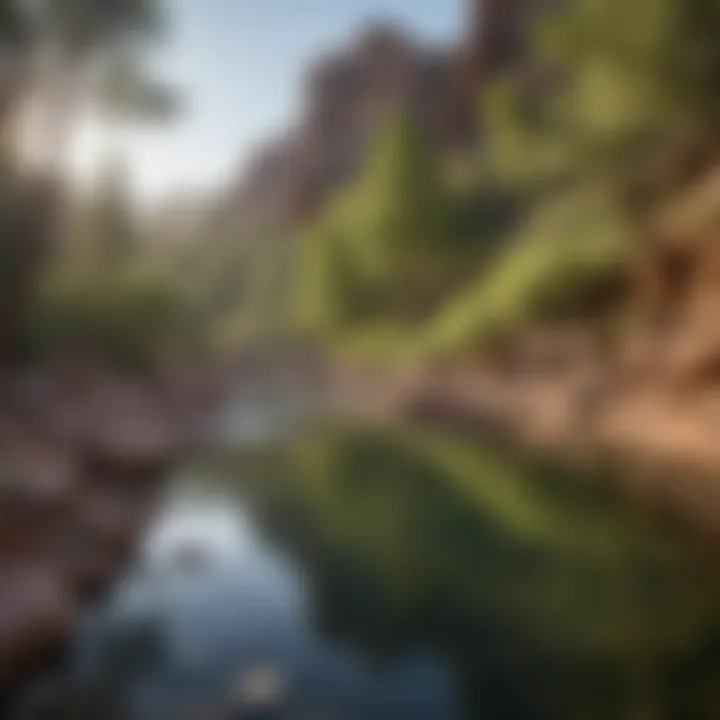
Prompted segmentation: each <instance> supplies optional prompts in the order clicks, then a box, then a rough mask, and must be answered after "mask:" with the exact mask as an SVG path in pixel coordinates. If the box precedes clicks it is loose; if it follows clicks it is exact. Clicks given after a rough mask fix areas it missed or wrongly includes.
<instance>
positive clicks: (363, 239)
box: [298, 120, 452, 330]
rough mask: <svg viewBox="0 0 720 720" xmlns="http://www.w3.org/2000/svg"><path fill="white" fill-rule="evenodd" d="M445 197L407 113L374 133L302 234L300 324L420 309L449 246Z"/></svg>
mask: <svg viewBox="0 0 720 720" xmlns="http://www.w3.org/2000/svg"><path fill="white" fill-rule="evenodd" d="M447 229H448V210H447V200H446V198H445V196H444V192H443V188H442V187H441V183H440V178H439V172H438V168H437V167H436V165H435V160H434V158H433V155H432V153H431V151H430V148H429V145H428V143H427V140H426V139H425V138H424V137H423V134H422V133H421V132H420V131H419V129H418V128H417V127H415V126H414V124H413V123H412V122H410V121H408V120H397V121H395V122H394V123H392V124H391V125H390V126H389V127H388V128H386V129H385V130H384V131H383V132H382V133H380V134H379V136H378V138H377V140H376V142H375V144H374V146H373V148H372V151H371V153H370V156H369V158H368V161H367V163H366V166H365V168H364V169H363V171H362V173H361V175H360V177H359V179H358V180H357V182H356V183H355V184H354V185H353V186H351V187H350V188H349V189H347V190H346V191H344V192H343V193H341V194H340V195H339V196H338V197H336V198H335V200H334V201H333V202H332V204H331V206H330V207H329V208H328V209H327V211H326V212H325V214H324V216H323V217H322V218H321V220H320V221H319V222H318V223H317V225H316V226H315V227H314V228H312V229H311V230H310V232H309V233H308V235H307V237H306V238H305V242H304V245H305V249H304V257H303V259H302V264H301V272H300V277H299V284H300V298H299V302H298V304H299V308H300V311H301V316H302V319H303V322H304V324H305V325H306V326H307V325H310V326H315V327H317V328H320V329H326V330H327V329H346V328H348V327H349V326H352V325H353V324H355V323H358V322H364V321H368V320H372V319H374V318H378V317H390V318H392V317H394V318H397V319H408V318H413V317H416V316H418V315H422V314H424V313H426V312H427V311H428V308H429V307H431V306H432V303H433V302H435V300H436V298H437V296H438V294H439V293H440V292H442V287H443V284H444V282H445V279H446V278H445V273H446V272H447V271H448V269H449V265H450V261H451V255H452V254H451V253H449V252H447V249H446V248H444V247H443V245H444V244H445V243H446V241H447V238H448V235H447Z"/></svg>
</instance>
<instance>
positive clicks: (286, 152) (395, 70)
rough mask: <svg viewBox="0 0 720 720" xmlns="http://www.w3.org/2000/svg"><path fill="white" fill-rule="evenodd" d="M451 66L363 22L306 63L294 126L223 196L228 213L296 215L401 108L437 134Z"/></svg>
mask: <svg viewBox="0 0 720 720" xmlns="http://www.w3.org/2000/svg"><path fill="white" fill-rule="evenodd" d="M452 63H453V59H452V55H451V53H449V52H444V51H436V50H429V49H427V48H425V47H422V46H420V45H418V44H417V43H416V42H414V41H413V40H412V39H411V38H409V37H408V36H406V35H405V34H404V33H402V32H401V31H400V30H398V29H396V28H394V27H392V26H387V25H371V26H369V27H367V28H366V29H365V30H364V31H363V32H362V33H360V34H359V35H358V36H357V37H356V38H355V39H354V40H353V41H352V42H351V43H350V44H349V45H348V47H347V48H345V49H344V50H343V51H341V52H337V53H334V54H332V55H328V56H326V57H324V58H322V59H320V60H319V61H318V62H316V63H315V64H314V65H313V66H312V67H311V68H310V70H309V72H308V74H307V80H306V87H305V93H304V104H303V107H302V110H301V115H300V117H299V118H298V121H297V123H296V125H295V127H294V128H292V129H291V130H290V131H289V132H288V134H287V135H286V136H285V137H284V138H282V139H280V140H277V141H274V142H271V143H269V144H268V145H267V146H266V148H265V149H264V150H263V151H262V152H260V153H259V154H258V156H257V158H256V160H255V162H253V163H251V165H250V167H249V169H248V170H247V171H246V172H245V173H243V176H242V177H241V179H240V181H239V182H238V184H237V186H236V187H235V188H234V189H233V191H232V192H231V195H230V196H229V197H228V198H227V203H226V207H227V209H228V211H230V212H231V213H232V214H235V215H236V216H237V215H239V214H241V213H251V212H258V210H259V209H260V210H261V209H262V208H265V207H272V208H273V212H274V213H275V215H276V217H277V215H278V214H280V215H283V216H286V217H287V219H288V220H297V219H304V218H306V217H308V216H309V215H312V214H313V213H314V212H315V210H317V208H318V207H319V205H320V204H321V203H322V200H323V199H324V198H325V197H326V195H327V194H328V192H330V191H332V190H333V189H334V188H337V187H339V186H341V185H342V184H343V183H345V182H347V181H348V180H350V179H351V178H352V177H353V175H354V174H355V173H356V172H357V169H358V165H359V162H360V160H361V158H362V156H363V154H364V152H365V149H366V147H367V144H368V142H369V140H370V139H371V138H372V136H373V135H374V133H375V132H376V130H377V129H378V128H379V127H380V126H382V124H383V123H384V122H385V121H387V119H388V118H390V117H392V116H394V115H397V114H399V113H405V112H407V113H410V114H411V115H413V116H414V117H416V118H417V119H418V120H419V121H420V122H421V123H422V124H424V125H425V126H426V127H427V128H428V129H429V130H430V131H431V132H438V131H439V129H440V113H441V109H442V107H443V106H444V97H445V94H446V89H447V87H448V85H449V83H448V77H449V73H450V69H451V67H452Z"/></svg>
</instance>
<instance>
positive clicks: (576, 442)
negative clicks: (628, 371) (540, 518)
mask: <svg viewBox="0 0 720 720" xmlns="http://www.w3.org/2000/svg"><path fill="white" fill-rule="evenodd" d="M328 399H329V403H330V404H331V406H332V408H333V411H334V412H337V413H339V414H341V415H345V416H350V417H352V418H355V419H358V418H359V419H363V420H369V421H371V422H377V421H378V420H380V421H383V420H385V421H390V422H394V421H402V422H410V423H416V424H420V425H423V426H427V427H435V428H438V429H441V430H442V429H450V430H452V431H453V432H462V433H464V434H467V435H468V436H469V437H475V438H492V439H493V440H494V441H497V442H502V443H506V444H508V445H510V446H514V447H516V448H517V449H518V451H522V452H525V451H528V452H532V453H537V454H542V455H547V456H548V457H550V458H554V459H555V460H556V461H558V462H562V463H569V464H571V465H577V466H582V467H586V468H589V469H590V470H591V471H592V472H593V474H595V475H598V476H600V477H603V478H606V479H607V481H609V482H613V484H615V485H617V487H618V489H619V491H620V492H623V493H625V494H627V495H628V496H630V498H631V499H632V500H633V501H637V502H638V503H640V504H642V505H643V506H648V507H652V508H654V509H655V510H656V511H658V512H660V513H662V514H663V515H664V516H666V517H668V518H670V519H672V520H674V521H678V522H681V523H683V524H685V525H688V526H689V527H691V528H693V529H694V530H697V531H699V532H700V533H702V534H703V535H707V536H710V537H713V538H718V539H720V443H719V442H718V441H717V437H716V428H717V426H718V420H719V419H720V394H718V393H716V392H712V391H711V389H707V388H705V389H702V390H698V391H694V392H688V391H678V390H676V389H673V388H672V387H671V386H669V385H668V384H666V383H657V382H654V381H653V380H652V379H650V378H647V377H645V378H642V377H639V378H638V377H634V378H630V377H628V376H627V375H625V374H620V373H619V372H617V368H612V367H603V366H600V365H599V364H596V363H594V364H588V363H582V362H580V361H578V362H576V363H571V364H569V366H567V367H564V368H562V369H554V370H553V369H548V368H547V367H543V366H542V364H539V363H535V362H532V363H530V365H529V367H525V368H520V369H518V368H512V369H510V368H509V367H507V366H506V367H504V368H499V367H498V366H497V365H492V364H480V363H472V364H470V363H469V364H466V365H464V366H461V365H459V364H458V365H454V366H452V367H444V368H443V369H441V370H437V369H436V370H427V369H424V370H420V369H418V370H417V371H415V372H413V371H407V370H405V371H402V372H396V373H390V372H387V370H381V371H378V370H376V371H373V370H371V369H368V368H364V369H358V368H347V367H344V368H335V369H334V371H333V376H332V380H331V381H330V383H329V385H328Z"/></svg>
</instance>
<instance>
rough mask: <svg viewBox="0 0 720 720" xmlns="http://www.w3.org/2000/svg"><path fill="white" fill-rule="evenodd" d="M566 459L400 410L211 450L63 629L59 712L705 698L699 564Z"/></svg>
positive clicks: (689, 715)
mask: <svg viewBox="0 0 720 720" xmlns="http://www.w3.org/2000/svg"><path fill="white" fill-rule="evenodd" d="M585 480H586V479H583V478H578V477H572V476H568V475H567V474H566V473H563V472H561V471H559V470H557V469H556V468H552V467H548V466H546V465H542V464H538V463H536V462H531V461H529V460H526V459H523V458H519V457H516V456H511V455H508V454H507V453H506V452H504V451H502V452H501V451H498V450H497V449H495V448H492V447H483V446H480V445H477V444H469V443H467V442H464V441H460V440H458V439H457V438H453V437H452V436H448V437H443V436H437V435H426V434H418V433H417V432H410V431H408V430H401V429H394V430H391V429H383V430H367V429H366V430H357V429H355V430H351V429H342V430H340V429H337V428H336V429H333V430H331V431H329V432H326V431H321V430H319V431H312V432H309V433H304V434H303V436H302V437H298V438H296V439H295V440H292V441H290V442H282V443H272V444H266V445H264V446H247V445H246V446H245V447H244V448H242V449H237V450H235V451H228V450H227V449H225V450H224V451H220V450H218V451H217V452H215V453H214V454H213V455H211V456H209V457H206V458H203V459H202V460H199V461H198V462H197V463H196V464H194V465H193V466H192V467H188V468H186V470H185V471H184V472H183V473H182V474H181V476H180V477H178V479H177V481H176V482H175V484H174V485H173V487H172V488H171V490H170V493H169V495H168V498H167V501H166V503H165V506H164V508H163V512H161V513H160V515H159V517H158V519H157V521H156V524H155V527H154V528H153V529H152V532H151V533H150V536H149V538H148V542H147V551H146V553H145V555H144V557H143V559H142V561H141V562H140V563H139V564H138V567H137V568H136V571H135V572H134V573H133V574H132V575H131V576H130V577H129V578H127V580H126V581H125V582H124V583H122V584H121V586H120V587H119V588H118V590H117V592H116V593H115V595H114V596H113V597H112V598H111V599H110V600H109V601H108V603H107V604H106V605H105V606H103V607H101V608H99V609H98V612H97V613H96V614H95V616H94V617H93V618H92V619H91V621H89V622H88V624H87V625H86V627H85V628H84V629H83V632H82V633H81V634H80V636H79V637H78V639H77V642H76V648H75V650H74V662H73V664H72V668H71V669H70V670H69V677H70V679H71V680H72V682H73V686H74V687H75V688H76V693H75V696H74V699H75V701H76V702H77V701H78V698H80V699H82V700H83V701H84V702H85V703H86V706H85V707H86V709H85V714H84V715H77V717H87V718H90V719H91V720H96V719H97V720H99V719H100V718H118V720H126V719H134V718H142V719H143V720H144V719H145V718H148V719H150V718H168V720H174V718H176V717H177V718H178V719H180V718H186V717H187V718H235V717H239V718H246V717H247V718H261V717H262V718H313V719H317V720H321V719H325V718H327V720H331V719H337V720H341V719H343V718H348V719H355V718H357V719H358V720H365V718H367V719H368V720H385V719H387V720H390V719H392V720H398V719H399V720H403V719H405V718H407V719H408V720H410V719H413V720H415V719H418V720H423V719H425V718H427V719H428V720H430V719H433V720H434V719H438V720H440V719H442V720H445V719H447V720H450V719H455V718H489V719H490V720H496V719H497V720H505V719H506V718H511V719H512V718H523V719H528V720H544V719H546V718H547V719H548V720H551V719H552V720H554V719H556V718H558V719H562V720H564V719H565V718H568V720H575V719H577V720H584V719H588V720H590V719H594V718H598V719H600V718H603V719H606V718H618V719H627V720H641V719H642V720H645V719H650V718H652V719H655V718H658V719H660V718H663V719H664V718H668V719H671V718H678V719H679V720H692V719H693V718H698V720H700V719H704V718H715V717H718V716H719V715H720V684H718V683H717V678H718V675H719V674H720V632H719V630H720V587H719V586H718V582H717V581H716V580H715V579H714V578H713V576H712V567H711V564H710V563H708V561H707V558H704V557H703V555H702V553H701V552H699V551H698V550H697V549H696V548H694V547H693V545H692V544H691V543H690V542H689V541H688V542H685V541H683V539H681V538H679V537H676V536H675V535H674V534H672V533H671V532H670V531H669V530H664V529H663V528H661V527H658V526H657V525H655V524H653V523H652V522H650V521H649V520H648V519H646V518H643V517H642V516H641V515H639V514H638V513H637V512H634V511H633V510H632V509H630V508H628V507H626V506H623V505H622V504H621V503H620V502H619V501H618V500H616V499H614V498H613V497H611V496H610V495H609V494H608V493H605V492H603V491H602V490H601V488H600V485H594V484H592V483H589V482H586V481H585ZM101 706H102V708H103V709H102V710H98V709H97V708H98V707H101ZM48 717H49V716H48ZM57 717H61V715H57ZM63 717H65V716H63Z"/></svg>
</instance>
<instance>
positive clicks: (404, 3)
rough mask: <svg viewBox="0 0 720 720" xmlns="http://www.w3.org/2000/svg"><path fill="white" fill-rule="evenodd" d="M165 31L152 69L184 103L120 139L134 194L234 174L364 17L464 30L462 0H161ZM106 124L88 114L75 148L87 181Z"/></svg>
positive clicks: (440, 30)
mask: <svg viewBox="0 0 720 720" xmlns="http://www.w3.org/2000/svg"><path fill="white" fill-rule="evenodd" d="M167 2H168V7H169V8H170V11H171V14H170V17H171V28H170V33H169V36H168V39H167V40H166V41H164V44H163V47H162V48H161V49H160V50H159V51H158V52H157V53H156V55H157V57H156V58H155V60H154V62H155V63H156V65H157V68H156V69H157V72H158V74H159V75H160V76H161V77H163V78H165V79H167V80H168V81H169V82H170V83H172V84H173V85H174V86H177V87H178V89H179V90H180V93H181V96H182V100H183V103H184V108H183V112H182V115H181V117H180V119H179V120H178V121H176V122H174V123H173V124H172V125H171V126H169V127H162V128H144V129H134V130H133V131H132V132H130V133H128V134H127V138H126V144H127V146H128V153H129V159H130V163H129V165H130V167H131V169H132V182H133V186H134V189H135V190H136V192H137V195H138V197H139V198H140V199H141V200H144V201H145V200H146V201H151V202H155V201H159V200H162V199H163V198H164V197H166V196H172V195H174V194H177V193H179V192H183V190H184V189H189V190H191V191H193V190H197V189H200V190H202V191H206V190H210V189H212V188H213V187H215V186H221V185H222V183H223V182H227V181H228V179H229V178H230V177H233V176H234V175H236V174H237V172H238V170H239V168H242V166H243V164H244V163H245V162H246V161H247V159H248V158H249V156H250V155H251V153H252V151H253V148H256V147H257V146H258V144H259V143H261V142H262V140H263V139H266V138H269V137H272V136H273V134H274V133H277V132H279V131H282V129H284V128H288V127H290V126H291V124H292V121H293V117H294V115H295V114H296V112H297V110H298V108H299V105H300V98H301V91H302V79H303V73H304V71H305V70H306V69H307V67H308V66H309V65H310V64H311V63H312V61H313V60H314V59H315V58H317V57H318V55H321V54H322V53H324V52H326V51H332V50H333V49H335V48H338V47H342V45H343V43H344V42H345V41H346V40H347V39H348V38H349V37H351V36H352V34H353V33H354V32H357V30H358V29H359V28H360V27H362V26H363V24H365V23H366V22H368V21H370V20H373V19H379V20H390V21H393V22H397V23H398V24H400V25H402V26H403V27H404V28H406V29H407V30H408V31H409V32H411V33H413V34H414V35H416V36H417V37H418V38H420V39H422V40H425V41H428V42H431V43H442V42H446V41H449V40H452V39H454V38H455V37H457V35H458V34H459V32H460V25H461V21H462V11H463V5H464V0H167ZM102 138H103V128H102V126H101V125H99V124H98V123H97V122H92V121H87V122H85V123H84V124H83V126H82V129H81V131H80V132H79V133H78V137H77V139H76V142H75V145H74V150H73V153H72V162H73V168H74V170H75V173H76V176H77V177H78V178H79V180H80V182H81V183H82V182H85V183H86V184H87V183H90V182H91V179H92V177H93V172H94V168H95V167H96V164H97V163H96V160H97V158H98V156H99V153H100V149H101V147H102Z"/></svg>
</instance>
